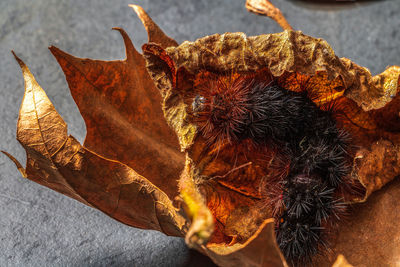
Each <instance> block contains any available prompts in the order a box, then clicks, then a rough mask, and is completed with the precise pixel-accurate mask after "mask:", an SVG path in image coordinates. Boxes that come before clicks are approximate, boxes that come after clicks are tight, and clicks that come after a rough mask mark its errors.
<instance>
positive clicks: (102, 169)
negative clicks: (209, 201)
mask: <svg viewBox="0 0 400 267" xmlns="http://www.w3.org/2000/svg"><path fill="white" fill-rule="evenodd" d="M15 58H16V59H17V61H18V63H19V64H20V66H21V69H22V73H23V75H24V80H25V87H26V89H25V95H24V100H23V102H22V105H21V109H20V114H19V120H18V126H17V139H18V141H19V142H20V143H21V144H22V146H23V147H24V148H25V150H26V153H27V164H26V166H27V167H26V170H23V169H22V172H25V173H26V175H27V178H28V179H30V180H33V181H35V182H37V183H40V184H42V185H44V186H47V187H49V188H52V189H54V190H56V191H58V192H60V193H63V194H65V195H68V196H70V197H72V198H74V199H76V200H79V201H81V202H82V203H84V204H86V205H89V206H92V207H95V208H97V209H99V210H101V211H103V212H104V213H106V214H108V215H109V216H111V217H113V218H115V219H117V220H119V221H121V222H123V223H125V224H127V225H130V226H134V227H139V228H146V229H154V230H158V231H162V232H165V233H167V234H169V235H175V236H182V233H183V232H184V230H183V228H184V224H185V220H184V218H183V217H181V216H180V215H179V214H178V213H177V212H176V210H175V208H174V207H173V205H172V203H171V201H170V199H169V198H168V196H167V195H166V194H165V193H164V192H162V191H161V190H160V189H159V188H157V187H156V186H154V185H153V184H152V183H151V182H150V181H148V180H147V179H146V178H144V177H143V176H141V175H139V174H138V173H137V172H135V171H134V170H132V169H131V168H130V167H128V166H126V165H124V164H122V163H120V162H117V161H113V160H109V159H106V158H103V157H101V156H99V155H97V154H95V153H93V152H91V151H90V150H88V149H87V148H85V147H82V146H81V145H80V144H79V143H78V142H77V141H76V140H75V138H74V137H72V136H68V134H67V125H66V124H65V122H64V121H63V119H62V118H61V116H60V115H59V114H58V113H57V111H56V110H55V108H54V106H53V105H52V103H51V102H50V100H49V99H48V98H47V96H46V93H45V92H44V91H43V89H42V88H41V87H40V86H39V85H38V83H37V82H36V80H35V78H34V77H33V75H32V74H31V72H30V71H29V69H28V68H27V67H26V65H25V64H24V63H23V62H22V61H21V60H20V59H19V58H18V57H15ZM6 155H7V153H6ZM11 159H12V160H13V161H14V163H16V165H17V167H18V168H19V169H20V168H21V164H19V163H18V161H17V160H15V159H13V157H11ZM133 207H134V208H133Z"/></svg>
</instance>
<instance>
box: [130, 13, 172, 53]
mask: <svg viewBox="0 0 400 267" xmlns="http://www.w3.org/2000/svg"><path fill="white" fill-rule="evenodd" d="M129 6H130V7H131V8H132V9H133V10H134V11H135V13H136V14H137V15H138V17H139V18H140V20H141V21H142V23H143V25H144V27H145V28H146V31H147V34H148V37H149V40H148V41H149V43H150V42H151V43H157V44H159V45H160V46H161V47H163V48H167V47H169V46H178V43H177V42H176V41H175V40H174V39H172V38H171V37H168V36H167V35H166V34H165V33H164V32H163V31H162V30H161V29H160V27H158V25H157V24H155V23H154V21H153V20H152V19H151V18H150V17H149V15H147V13H146V11H144V10H143V8H142V7H141V6H138V5H129Z"/></svg>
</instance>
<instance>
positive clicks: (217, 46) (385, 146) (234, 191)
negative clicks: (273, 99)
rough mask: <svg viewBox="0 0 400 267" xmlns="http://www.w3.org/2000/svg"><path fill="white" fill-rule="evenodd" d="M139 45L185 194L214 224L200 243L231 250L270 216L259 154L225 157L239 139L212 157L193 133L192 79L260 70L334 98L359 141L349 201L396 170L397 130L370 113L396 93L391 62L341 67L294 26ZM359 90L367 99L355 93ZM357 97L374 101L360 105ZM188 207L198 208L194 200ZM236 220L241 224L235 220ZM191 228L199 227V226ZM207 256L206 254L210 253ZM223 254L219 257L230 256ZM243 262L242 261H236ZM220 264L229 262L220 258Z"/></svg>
mask: <svg viewBox="0 0 400 267" xmlns="http://www.w3.org/2000/svg"><path fill="white" fill-rule="evenodd" d="M143 51H144V54H145V56H146V59H147V61H148V64H147V68H148V70H149V72H150V73H151V76H152V77H153V79H154V81H155V83H156V84H157V87H158V88H160V92H161V95H162V96H163V98H164V101H163V103H164V105H163V109H164V113H165V115H166V119H167V121H168V123H169V124H170V125H171V126H172V127H173V128H174V130H175V131H176V133H177V135H178V137H179V140H180V144H181V148H182V149H183V150H185V151H186V153H187V157H188V158H189V159H190V160H189V161H188V160H187V161H186V162H191V163H190V164H191V168H192V171H191V175H192V179H193V181H194V184H195V185H196V186H197V191H196V192H192V193H193V194H194V195H196V199H198V195H202V196H203V202H204V203H206V206H207V208H208V209H209V210H210V211H211V213H212V215H213V217H214V222H215V230H214V232H213V234H212V236H211V237H210V240H209V242H208V244H207V248H208V249H211V248H214V249H215V248H216V247H218V248H219V249H221V250H223V249H227V248H232V246H234V244H238V243H239V244H240V243H241V244H243V243H244V242H246V240H250V239H251V238H253V237H254V234H255V233H256V231H257V229H259V227H260V226H261V223H262V222H263V221H264V220H265V219H267V218H269V217H271V214H268V212H266V211H265V210H266V208H265V207H263V201H262V197H261V196H260V195H259V188H258V186H259V184H260V183H261V182H262V181H260V177H263V176H265V174H266V173H267V170H266V169H264V170H263V166H262V165H261V164H258V163H257V160H258V159H259V158H260V157H262V155H260V154H257V151H256V150H254V151H251V152H250V153H248V154H247V155H246V157H244V158H245V159H243V158H240V156H239V157H238V158H236V159H233V158H232V155H238V154H239V155H240V153H241V151H244V150H246V149H247V150H248V149H249V148H248V146H246V145H244V146H245V147H246V148H243V149H242V148H238V149H237V151H231V150H229V148H225V147H223V148H221V149H220V150H219V152H218V158H217V159H215V157H213V156H212V153H213V151H210V150H208V146H207V145H206V143H205V140H204V138H203V137H202V136H201V135H197V126H196V123H195V122H193V121H191V120H190V117H189V115H188V111H187V108H188V107H190V102H191V99H192V98H193V95H195V93H193V92H191V90H193V88H194V84H199V83H201V81H202V80H203V79H207V77H208V76H210V75H218V74H222V75H223V74H224V73H231V72H232V69H233V70H234V71H235V72H239V73H260V75H262V73H263V72H266V73H270V74H272V75H273V76H274V77H276V79H277V82H278V83H279V84H280V85H281V86H282V87H283V88H286V89H288V90H293V91H307V92H308V93H309V94H311V95H312V96H313V100H314V101H315V102H316V104H317V105H320V106H323V105H326V104H328V105H329V104H330V103H331V102H332V101H335V102H336V103H337V110H336V111H335V112H338V113H340V114H344V115H343V116H342V117H338V118H337V120H338V122H339V124H340V126H341V127H343V128H345V129H346V130H347V131H349V132H350V133H351V135H352V136H353V139H354V142H353V143H354V145H357V146H359V150H358V151H357V153H356V155H355V156H354V166H353V171H352V178H353V179H352V180H353V182H354V184H355V186H356V185H357V184H360V185H361V188H360V191H361V192H360V193H361V195H355V196H352V198H350V199H349V201H350V200H351V201H353V202H354V201H355V202H358V201H365V200H366V199H367V197H368V196H369V195H370V194H371V193H372V192H373V191H375V190H378V189H379V188H381V187H382V186H383V185H384V184H386V183H387V182H389V181H391V180H392V179H393V178H394V177H396V176H398V175H399V174H400V170H399V168H398V163H397V161H398V160H397V153H398V151H399V149H398V145H399V140H398V137H399V133H397V132H392V131H390V130H389V129H388V128H385V127H382V125H384V123H385V122H386V121H387V117H386V116H380V117H379V119H378V116H377V114H385V115H386V114H388V113H390V115H389V116H391V115H392V113H391V112H392V111H393V108H390V109H389V108H388V105H389V104H390V103H391V102H389V104H388V101H389V100H388V98H387V97H385V95H387V93H388V92H390V93H391V95H392V97H391V98H390V99H392V98H393V95H394V100H393V101H395V100H396V98H397V97H396V95H397V90H398V84H399V74H400V71H399V68H398V67H392V68H390V69H389V70H387V71H386V72H384V73H382V74H380V75H378V76H375V77H371V75H370V73H369V71H368V70H366V69H365V68H362V67H355V66H356V65H355V64H353V63H351V65H349V61H347V60H346V59H340V58H338V57H337V56H336V55H335V54H334V52H333V50H332V49H331V48H330V46H329V45H328V44H327V43H326V42H325V41H324V40H322V39H317V38H313V37H310V36H306V35H304V34H303V33H301V32H300V31H298V32H294V31H284V32H282V33H276V34H265V35H260V36H254V37H246V36H245V35H244V34H243V33H226V34H222V35H220V34H215V35H211V36H206V37H204V38H200V39H198V40H197V41H195V42H184V43H183V44H181V45H180V46H178V47H169V48H166V49H163V48H162V47H160V46H158V45H156V44H152V43H149V44H145V45H144V46H143ZM213 73H214V74H213ZM165 77H167V79H166V78H165ZM382 81H384V82H382ZM363 95H365V97H366V98H367V100H364V99H363V98H362V97H363ZM357 97H359V98H357ZM353 99H354V100H353ZM362 101H365V102H366V103H367V102H368V103H370V105H371V103H372V102H375V103H376V104H375V105H374V106H373V107H370V108H369V109H368V108H366V107H365V105H362V103H363V102H362ZM385 101H386V102H385ZM382 102H384V104H382ZM377 108H378V109H377ZM379 108H380V109H379ZM396 114H398V113H396ZM379 120H383V121H380V122H378V121H379ZM238 151H239V152H238ZM235 153H236V154H235ZM271 153H272V152H271ZM249 161H250V162H252V165H251V166H250V167H248V171H247V172H241V174H240V176H238V175H236V176H235V175H231V176H227V177H224V179H221V180H219V179H215V177H221V176H224V174H226V173H227V172H228V171H229V170H231V169H233V168H234V166H233V162H235V163H236V162H237V163H236V164H237V165H238V166H240V165H241V164H245V163H246V162H249ZM253 166H255V167H254V168H253ZM182 192H183V191H182V188H181V193H182ZM184 193H186V192H184ZM186 202H187V201H186ZM198 202H199V201H198V200H196V203H198ZM187 204H188V205H190V204H191V202H189V203H188V202H187ZM203 206H204V205H203ZM196 208H197V209H199V207H198V205H197V206H196ZM198 212H200V211H198ZM201 212H203V213H204V211H201ZM236 214H238V215H236ZM192 217H193V218H195V217H196V216H195V215H194V216H192ZM229 217H232V218H234V219H231V218H229ZM239 220H240V221H245V223H243V224H240V223H239V224H238V221H239ZM192 225H193V224H192ZM196 225H199V224H196ZM196 230H197V231H200V232H206V231H207V229H204V228H199V227H197V228H196ZM193 231H194V230H193V229H189V232H188V233H190V234H192V235H196V234H195V233H193ZM187 238H188V236H187ZM189 241H192V242H194V243H198V244H202V243H204V242H205V240H202V239H201V238H200V239H199V238H195V239H190V238H189ZM192 245H193V246H195V244H192ZM260 253H261V254H262V252H260ZM231 256H232V255H229V257H231ZM210 257H213V256H212V254H211V255H210ZM229 257H228V256H227V262H229V259H231V258H229ZM228 258H229V259H228ZM213 259H214V258H213ZM214 261H215V262H218V261H217V260H216V259H214ZM246 262H247V261H246V260H243V262H241V264H246ZM229 263H232V262H229ZM331 264H332V262H331ZM223 265H226V266H229V264H227V263H224V264H223Z"/></svg>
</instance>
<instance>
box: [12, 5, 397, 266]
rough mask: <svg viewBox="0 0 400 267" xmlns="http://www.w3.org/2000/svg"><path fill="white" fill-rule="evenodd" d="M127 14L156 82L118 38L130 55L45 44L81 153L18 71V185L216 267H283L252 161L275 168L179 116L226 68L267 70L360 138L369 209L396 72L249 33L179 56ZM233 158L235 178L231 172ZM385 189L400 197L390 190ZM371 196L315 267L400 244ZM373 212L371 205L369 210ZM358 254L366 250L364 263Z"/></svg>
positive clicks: (314, 42) (295, 39) (390, 155)
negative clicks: (100, 55) (57, 196)
mask: <svg viewBox="0 0 400 267" xmlns="http://www.w3.org/2000/svg"><path fill="white" fill-rule="evenodd" d="M249 2H251V1H249ZM256 2H257V1H255V2H254V1H253V3H256ZM260 3H261V2H260ZM132 7H133V8H134V10H135V11H136V12H137V14H138V15H139V17H140V19H141V20H142V22H143V24H144V25H145V27H146V29H147V30H148V34H149V43H148V44H146V45H144V46H143V51H144V54H145V56H146V63H147V69H148V71H149V73H150V76H149V75H148V74H147V72H146V71H145V69H144V65H145V62H144V60H143V58H142V55H140V54H139V53H138V52H137V51H136V50H135V48H134V47H133V45H132V43H131V41H130V40H129V38H128V36H127V35H126V33H125V32H124V31H123V30H121V29H118V30H119V31H120V32H121V34H122V36H123V38H124V42H125V46H126V51H127V52H126V53H127V59H126V60H123V61H99V60H90V59H80V58H76V57H73V56H71V55H68V54H67V53H65V52H62V51H61V50H59V49H57V48H55V47H52V48H51V51H52V53H53V54H54V55H55V56H56V58H57V60H58V61H59V63H60V65H61V67H62V68H63V71H64V73H65V74H66V77H67V81H68V83H69V86H70V89H71V92H72V95H73V97H74V99H75V101H76V102H77V104H78V107H79V109H80V111H81V114H82V116H83V117H84V119H85V123H86V126H87V129H88V133H87V136H86V140H85V144H84V146H81V145H80V144H79V143H78V142H77V141H76V140H75V139H74V138H73V137H71V136H68V135H67V128H66V125H65V123H64V122H63V121H62V119H61V117H60V116H59V115H58V114H57V113H56V111H55V109H54V107H53V106H52V105H51V103H50V101H49V100H48V99H47V97H46V96H45V93H44V92H43V90H42V89H41V88H40V87H39V86H38V85H37V83H36V82H35V81H34V78H33V76H32V75H31V74H30V72H29V71H28V69H27V68H26V67H25V66H24V64H23V63H22V62H20V63H21V65H22V68H23V72H24V76H25V78H26V81H27V90H26V95H25V97H24V101H23V105H22V107H21V114H20V120H19V124H18V132H19V133H21V134H18V139H19V141H20V142H21V144H22V145H23V146H24V147H25V149H26V151H27V155H28V156H27V159H28V160H27V168H26V170H25V169H23V168H22V166H21V164H19V163H18V161H17V160H16V159H14V158H12V156H11V159H12V160H13V161H14V162H15V163H16V165H17V168H18V169H20V171H21V173H22V174H23V176H24V175H25V176H27V177H28V178H29V179H32V180H34V181H36V182H38V183H41V184H43V185H45V186H48V187H50V188H52V189H54V190H57V191H59V192H61V193H64V194H66V195H69V196H71V197H73V198H75V199H78V200H79V201H81V202H83V203H85V204H87V205H90V206H93V207H96V208H98V209H100V210H102V211H103V212H105V213H107V214H108V215H110V216H112V217H113V218H116V219H117V220H119V221H121V222H123V223H126V224H128V225H132V226H136V227H141V228H147V229H156V230H159V231H162V232H164V233H166V234H169V235H176V236H185V239H186V242H187V243H188V245H190V246H192V247H194V248H196V249H198V250H199V251H201V252H202V253H204V254H206V255H208V256H209V257H211V258H212V259H213V261H214V262H216V263H217V264H219V265H221V266H237V265H243V266H287V264H286V262H285V260H284V258H283V256H282V254H281V252H280V251H279V248H278V246H277V244H276V241H275V233H274V222H273V220H272V219H271V218H270V217H271V214H270V212H269V210H268V209H267V208H266V207H265V203H264V202H263V200H262V192H260V190H259V189H260V188H259V187H260V186H259V185H260V184H262V182H263V181H262V179H261V178H260V177H263V176H264V174H265V173H266V171H267V169H268V166H262V164H261V163H260V161H263V162H265V161H266V160H271V159H272V158H273V157H269V156H268V154H272V153H274V151H262V152H260V151H251V153H248V154H246V153H245V152H244V151H245V150H246V149H247V148H246V144H243V147H239V148H238V150H236V151H234V150H232V149H230V148H229V147H222V149H221V151H220V152H219V157H218V158H217V159H215V158H214V157H212V156H211V153H210V152H211V151H208V150H207V147H206V146H205V145H204V144H205V140H204V138H203V137H202V136H200V135H198V134H197V131H198V128H197V126H196V125H195V124H194V123H193V122H192V121H191V120H190V117H189V116H188V113H187V110H186V109H187V106H188V101H187V99H186V98H187V96H188V95H190V90H192V88H193V83H197V82H202V81H204V80H205V79H206V78H207V77H208V76H210V75H219V74H222V73H229V72H231V71H232V70H234V71H236V72H241V73H256V75H262V74H264V73H270V74H272V75H273V76H274V77H275V78H276V79H277V82H278V83H279V84H280V85H281V86H282V87H284V88H286V89H288V90H293V91H307V92H308V93H309V94H310V95H312V96H313V98H312V99H313V100H314V101H315V102H316V104H317V105H319V106H321V107H322V106H324V105H329V104H330V103H332V101H335V103H337V107H338V108H337V112H338V113H341V114H342V115H343V114H344V115H343V116H341V117H338V118H337V120H338V123H339V124H340V126H341V127H343V128H345V129H346V130H347V131H349V132H350V133H351V135H352V136H355V137H357V138H354V139H353V141H354V145H356V146H358V147H359V150H358V151H357V153H355V155H354V165H353V171H352V178H353V181H354V183H355V184H357V183H359V184H360V185H361V186H362V192H361V193H362V194H361V195H357V196H355V197H353V198H349V199H348V200H349V201H353V202H362V201H366V200H367V198H368V196H369V195H370V194H371V193H372V192H373V191H375V190H377V189H379V188H381V187H382V186H384V185H385V184H386V183H388V182H389V181H391V180H392V179H393V178H394V177H396V176H398V175H399V174H400V173H399V172H400V170H399V167H398V166H399V165H398V164H397V163H398V160H399V159H398V157H397V155H398V151H399V149H398V146H399V141H400V140H399V137H400V135H399V129H400V127H399V118H398V114H399V110H398V109H399V108H398V107H399V105H398V101H399V96H398V88H399V77H400V68H399V67H397V66H393V67H390V68H388V69H387V70H386V71H385V72H383V73H382V74H380V75H377V76H374V77H372V76H371V74H370V73H369V71H368V70H367V69H365V68H363V67H360V66H358V65H356V64H354V63H352V62H351V61H350V60H348V59H345V58H342V59H339V58H338V57H337V56H336V55H335V54H334V51H333V50H332V49H331V48H330V46H329V45H328V44H327V43H326V42H325V41H324V40H322V39H317V38H312V37H310V36H306V35H304V34H302V33H301V32H294V31H284V32H282V33H277V34H266V35H260V36H254V37H246V36H245V35H244V34H243V33H227V34H223V35H219V34H216V35H212V36H207V37H204V38H201V39H199V40H197V41H195V42H185V43H183V44H182V45H180V46H177V43H176V42H175V41H174V40H173V39H171V38H169V37H168V36H166V35H165V34H164V33H163V32H162V31H161V29H160V28H159V27H158V26H157V25H156V24H155V23H154V22H153V21H152V20H151V18H150V17H149V16H148V15H147V14H146V13H145V12H144V11H143V9H141V8H140V7H139V6H135V5H132ZM150 77H151V78H150ZM153 81H154V84H153ZM156 87H157V88H158V90H157V89H156ZM32 88H33V89H32ZM157 91H158V92H157ZM159 93H160V94H161V97H160V96H159ZM159 103H161V108H160V106H159V105H158V104H159ZM38 114H39V115H38ZM162 115H164V116H165V118H166V120H167V123H168V124H169V126H170V127H171V128H172V129H173V130H174V131H175V132H176V134H177V137H178V143H179V146H180V149H181V151H183V152H185V154H182V153H180V152H179V146H178V143H177V140H176V136H174V133H173V131H171V129H170V128H168V127H167V124H166V123H165V121H164V120H163V118H162V117H163V116H162ZM35 116H36V117H35ZM39 126H40V128H39ZM42 126H44V127H42ZM232 155H235V156H236V159H235V162H236V160H237V162H238V165H239V167H238V168H233V167H232V162H233V160H232V159H233V158H232ZM266 155H267V156H266ZM248 157H249V159H248ZM125 164H126V165H125ZM244 167H245V168H244ZM280 167H281V168H283V166H280ZM232 169H233V171H232ZM238 170H240V172H236V171H238ZM145 177H146V178H145ZM179 177H180V179H179V182H178V183H176V180H177V179H178V178H179ZM221 178H223V179H221ZM177 186H179V195H180V196H179V197H180V198H181V200H182V202H179V203H180V204H181V206H182V207H181V208H182V210H180V211H179V212H177V209H176V208H175V207H174V206H173V205H172V202H171V199H173V198H174V197H175V196H176V195H177V194H178V190H177ZM390 186H391V187H394V188H395V189H394V190H397V189H398V188H399V187H398V181H397V182H394V183H391V185H390ZM391 187H390V188H391ZM387 188H388V187H387ZM379 193H382V192H379ZM379 193H378V194H379ZM397 195H398V194H397ZM373 197H374V196H372V197H371V198H369V199H368V201H367V202H366V203H364V204H357V206H356V208H357V209H358V213H357V214H354V215H352V217H351V220H352V224H350V225H346V223H347V222H346V221H344V222H343V223H342V224H341V226H340V230H339V237H338V238H337V239H336V240H334V243H333V248H334V249H333V253H332V255H331V256H330V257H329V258H324V259H320V262H319V263H320V264H321V266H331V264H332V263H333V261H334V259H335V257H336V256H337V254H338V253H342V254H344V255H345V256H346V257H347V258H348V259H349V260H350V262H351V263H355V264H358V263H360V264H364V263H366V264H369V263H374V265H372V266H376V264H375V263H379V260H380V259H381V258H378V257H375V258H374V255H373V253H372V251H373V250H372V249H373V248H372V246H373V244H374V242H371V241H370V240H371V239H372V240H374V241H375V240H376V244H377V245H379V246H380V248H384V247H385V246H386V244H385V242H389V241H388V240H389V239H388V238H389V236H391V237H395V238H396V237H397V232H395V230H393V229H397V228H393V229H390V231H388V234H387V235H381V236H379V234H380V233H382V232H383V231H385V230H383V229H386V228H385V227H387V222H384V221H383V220H386V219H387V218H389V219H390V218H391V217H389V215H391V216H393V220H395V221H399V220H398V218H397V217H398V213H397V212H393V213H392V214H389V215H387V216H377V215H375V214H379V213H380V212H381V210H383V209H386V210H387V211H388V212H389V210H390V209H389V208H387V207H396V206H395V203H397V202H396V201H397V200H396V201H394V200H393V199H395V197H392V194H385V198H377V199H375V200H374V198H373ZM374 203H375V204H374ZM370 205H372V206H373V207H376V209H375V208H374V209H373V212H374V213H373V212H372V211H371V210H370V209H369V208H370ZM133 207H134V208H133ZM383 207H384V208H383ZM396 216H397V217H396ZM371 218H373V220H371ZM189 224H190V228H188V227H187V226H188V225H189ZM363 224H365V225H366V226H361V225H363ZM394 225H395V224H394ZM346 227H347V228H346ZM360 227H362V228H360ZM365 227H369V228H370V229H374V231H369V232H368V231H367V230H366V229H369V228H365ZM360 229H361V230H360ZM360 231H361V233H360ZM363 231H364V232H363ZM356 233H358V235H359V236H357V234H356ZM360 236H364V238H365V239H364V241H363V242H364V243H365V244H363V245H362V246H361V245H360V246H354V247H352V249H353V250H351V249H350V248H351V247H350V246H352V245H353V243H354V242H358V241H353V240H356V239H357V238H360ZM349 240H350V241H349ZM394 245H396V246H397V247H399V246H398V243H394ZM394 245H393V246H394ZM363 246H365V247H367V251H368V252H362V253H360V251H362V249H363V248H364V247H363ZM391 248H393V249H392V250H384V251H382V254H381V255H383V256H382V257H383V258H384V262H385V263H386V262H387V263H389V264H392V263H394V262H396V261H397V262H398V259H397V258H396V257H397V255H399V253H398V252H397V251H396V250H395V248H394V247H391ZM350 251H351V252H352V253H351V255H348V254H347V252H350ZM388 251H394V252H395V253H393V254H390V253H389V254H390V255H389V254H388ZM365 253H369V255H365Z"/></svg>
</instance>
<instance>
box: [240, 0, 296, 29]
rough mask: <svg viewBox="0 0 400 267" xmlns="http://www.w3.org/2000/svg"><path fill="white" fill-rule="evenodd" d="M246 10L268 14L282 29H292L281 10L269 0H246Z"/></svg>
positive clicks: (258, 13)
mask: <svg viewBox="0 0 400 267" xmlns="http://www.w3.org/2000/svg"><path fill="white" fill-rule="evenodd" d="M246 8H247V10H248V11H250V12H253V13H255V14H257V15H262V16H268V17H270V18H271V19H273V20H275V21H276V23H278V24H279V26H281V27H282V29H284V30H293V28H292V26H290V24H289V22H287V20H286V18H285V17H284V16H283V14H282V12H281V11H280V10H279V9H278V8H276V7H275V6H274V5H273V4H272V3H271V2H270V1H269V0H246Z"/></svg>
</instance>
